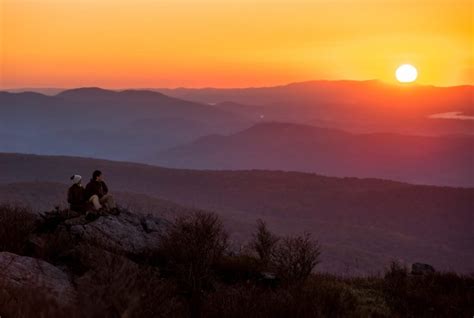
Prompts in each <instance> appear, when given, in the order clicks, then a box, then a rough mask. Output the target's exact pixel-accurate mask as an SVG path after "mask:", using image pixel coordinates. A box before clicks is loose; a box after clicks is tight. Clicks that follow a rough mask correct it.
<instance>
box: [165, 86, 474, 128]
mask: <svg viewBox="0 0 474 318" xmlns="http://www.w3.org/2000/svg"><path fill="white" fill-rule="evenodd" d="M157 90H158V91H160V92H162V93H165V94H167V95H170V96H175V97H179V98H183V99H188V100H194V101H199V102H202V103H211V104H217V105H221V106H223V107H222V108H223V109H226V106H227V107H228V106H229V104H228V103H224V102H232V103H234V104H243V105H258V106H259V107H261V108H260V109H259V111H258V112H255V109H252V108H248V107H247V108H245V107H241V108H240V109H238V113H239V114H245V115H249V116H253V118H254V119H257V120H261V119H262V118H263V119H264V120H270V121H281V122H293V123H302V124H311V125H316V126H322V127H332V128H338V129H344V130H348V131H352V132H397V133H407V134H416V135H418V134H423V135H439V134H452V133H456V134H459V133H463V134H473V133H474V120H465V121H462V120H440V119H432V118H431V119H430V118H429V116H430V115H433V114H439V113H447V112H453V111H458V112H461V113H462V114H464V115H468V116H473V115H474V102H473V96H474V86H468V85H466V86H456V87H434V86H421V85H392V84H386V83H383V82H380V81H310V82H302V83H293V84H289V85H283V86H276V87H262V88H243V89H215V88H204V89H187V88H178V89H157ZM222 103H224V104H222ZM233 110H234V111H235V110H236V107H235V106H234V107H233ZM471 119H474V117H472V118H471Z"/></svg>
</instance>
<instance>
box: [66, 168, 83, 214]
mask: <svg viewBox="0 0 474 318" xmlns="http://www.w3.org/2000/svg"><path fill="white" fill-rule="evenodd" d="M70 179H71V181H72V185H71V187H70V188H69V190H68V193H67V202H68V203H69V208H70V209H71V210H72V211H76V212H79V213H84V212H86V209H87V205H86V197H85V191H84V187H83V186H82V177H81V176H80V175H78V174H75V175H73V176H72V177H71V178H70Z"/></svg>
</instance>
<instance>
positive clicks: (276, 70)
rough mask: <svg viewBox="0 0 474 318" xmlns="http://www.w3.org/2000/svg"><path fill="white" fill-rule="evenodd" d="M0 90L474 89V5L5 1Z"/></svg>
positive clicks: (448, 1) (455, 0)
mask: <svg viewBox="0 0 474 318" xmlns="http://www.w3.org/2000/svg"><path fill="white" fill-rule="evenodd" d="M0 3H1V4H0V5H1V7H0V10H1V11H0V28H1V29H0V35H1V39H0V50H1V56H0V58H1V60H0V62H1V69H0V71H1V74H0V87H2V88H12V87H76V86H101V87H108V88H125V87H177V86H187V87H203V86H215V87H242V86H267V85H275V84H283V83H288V82H295V81H304V80H313V79H356V80H365V79H380V80H383V81H389V82H393V81H394V71H395V69H396V67H397V65H399V64H403V63H412V64H414V65H415V66H416V67H417V68H418V70H419V78H418V81H417V83H420V84H433V85H439V86H450V85H459V84H474V52H473V51H474V49H473V45H474V44H473V38H474V37H473V23H474V22H473V10H474V9H473V6H472V1H471V0H421V1H413V0H370V1H369V0H305V1H302V0H279V1H275V0H274V1H270V0H239V1H237V0H213V1H198V0H155V1H152V0H0Z"/></svg>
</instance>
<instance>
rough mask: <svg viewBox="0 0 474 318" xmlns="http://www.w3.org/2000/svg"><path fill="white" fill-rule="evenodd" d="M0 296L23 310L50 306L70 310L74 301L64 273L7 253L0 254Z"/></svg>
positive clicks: (70, 285)
mask: <svg viewBox="0 0 474 318" xmlns="http://www.w3.org/2000/svg"><path fill="white" fill-rule="evenodd" d="M0 295H1V297H0V298H2V299H3V301H8V300H9V299H12V300H13V302H15V301H16V302H20V305H22V306H27V304H28V303H30V302H34V303H48V302H49V303H52V304H53V305H54V306H57V307H71V306H73V305H74V303H75V301H76V292H75V290H74V287H73V285H72V283H71V281H70V279H69V277H68V275H67V274H66V273H65V272H63V271H62V270H60V269H59V268H57V267H55V266H53V265H51V264H49V263H47V262H45V261H42V260H39V259H36V258H31V257H27V256H19V255H16V254H12V253H9V252H0Z"/></svg>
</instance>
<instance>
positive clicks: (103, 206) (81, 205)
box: [67, 170, 117, 213]
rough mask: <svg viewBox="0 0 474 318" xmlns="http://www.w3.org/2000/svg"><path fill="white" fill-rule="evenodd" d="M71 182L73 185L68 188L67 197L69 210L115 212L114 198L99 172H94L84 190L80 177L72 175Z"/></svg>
mask: <svg viewBox="0 0 474 318" xmlns="http://www.w3.org/2000/svg"><path fill="white" fill-rule="evenodd" d="M71 180H72V183H73V184H72V186H71V187H70V188H69V190H68V196H67V201H68V203H69V207H70V209H71V210H73V211H76V212H79V213H85V212H88V211H89V210H90V208H93V209H94V210H95V211H109V212H116V210H117V207H116V205H115V202H114V198H113V197H112V196H111V195H110V194H109V189H108V187H107V185H106V184H105V182H104V180H103V176H102V172H101V171H99V170H96V171H94V173H93V174H92V179H91V180H90V181H89V183H88V184H87V186H86V187H85V188H84V187H83V186H82V177H81V176H80V175H77V174H76V175H73V176H72V177H71Z"/></svg>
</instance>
